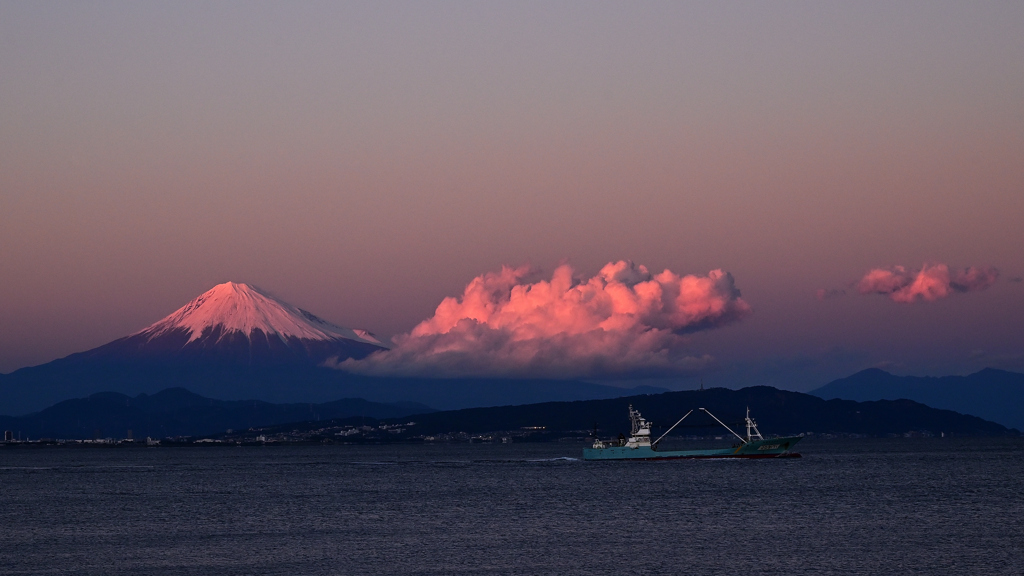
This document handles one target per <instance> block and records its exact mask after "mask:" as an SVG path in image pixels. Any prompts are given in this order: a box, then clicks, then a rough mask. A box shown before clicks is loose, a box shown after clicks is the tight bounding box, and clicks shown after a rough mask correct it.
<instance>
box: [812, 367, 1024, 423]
mask: <svg viewBox="0 0 1024 576" xmlns="http://www.w3.org/2000/svg"><path fill="white" fill-rule="evenodd" d="M811 394H814V395H816V396H820V397H822V398H825V399H831V398H843V399H847V400H896V399H899V398H907V399H910V400H915V401H917V402H921V403H923V404H927V405H928V406H931V407H933V408H943V409H946V410H955V411H957V412H960V413H963V414H972V415H974V416H980V417H982V418H984V419H986V420H991V421H993V422H998V423H1000V424H1002V425H1004V426H1009V427H1011V428H1016V429H1018V430H1024V374H1018V373H1016V372H1006V371H1003V370H996V369H993V368H986V369H984V370H981V371H980V372H975V373H974V374H971V375H969V376H941V377H920V376H896V375H893V374H890V373H888V372H886V371H884V370H879V369H878V368H871V369H868V370H862V371H860V372H858V373H856V374H854V375H853V376H849V377H847V378H841V379H839V380H835V381H833V382H829V383H828V384H826V385H824V386H822V387H821V388H818V389H816V390H812V391H811Z"/></svg>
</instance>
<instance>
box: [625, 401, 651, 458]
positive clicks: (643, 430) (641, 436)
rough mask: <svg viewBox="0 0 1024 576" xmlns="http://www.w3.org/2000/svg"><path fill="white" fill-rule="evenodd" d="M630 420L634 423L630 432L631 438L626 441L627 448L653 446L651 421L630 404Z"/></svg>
mask: <svg viewBox="0 0 1024 576" xmlns="http://www.w3.org/2000/svg"><path fill="white" fill-rule="evenodd" d="M629 422H630V423H631V424H632V425H633V426H632V428H633V429H632V431H631V432H630V433H629V440H627V441H626V447H627V448H639V447H641V446H647V447H648V448H650V447H651V423H650V422H648V421H647V420H645V419H644V417H643V416H641V415H640V411H639V410H634V409H633V405H632V404H630V405H629Z"/></svg>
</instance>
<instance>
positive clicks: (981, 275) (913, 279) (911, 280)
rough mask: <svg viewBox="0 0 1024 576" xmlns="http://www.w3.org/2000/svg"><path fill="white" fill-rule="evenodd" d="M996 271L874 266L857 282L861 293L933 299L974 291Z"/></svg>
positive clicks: (900, 298)
mask: <svg viewBox="0 0 1024 576" xmlns="http://www.w3.org/2000/svg"><path fill="white" fill-rule="evenodd" d="M998 278H999V270H997V269H995V268H993V267H991V266H988V267H974V266H971V267H969V268H965V269H964V270H962V271H959V272H952V273H951V272H950V270H949V266H947V265H946V264H925V265H924V266H922V267H921V269H920V270H918V271H913V270H908V269H907V268H905V267H903V266H893V267H892V268H889V269H884V268H875V269H873V270H871V271H869V272H868V273H867V274H865V275H864V277H863V278H861V279H860V281H858V282H857V285H856V286H857V291H858V292H860V293H861V294H885V295H887V296H889V298H890V299H892V300H893V301H894V302H901V303H906V304H909V303H913V302H917V301H919V300H923V301H925V302H934V301H936V300H940V299H942V298H945V297H947V296H949V295H950V294H952V293H954V292H977V291H980V290H984V289H986V288H988V287H989V286H991V285H992V284H994V283H995V281H996V280H997V279H998Z"/></svg>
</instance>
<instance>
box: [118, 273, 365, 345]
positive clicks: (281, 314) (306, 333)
mask: <svg viewBox="0 0 1024 576" xmlns="http://www.w3.org/2000/svg"><path fill="white" fill-rule="evenodd" d="M217 327H220V331H219V334H218V339H221V338H224V337H225V336H227V335H228V334H231V333H232V332H240V333H242V334H243V335H249V334H251V333H253V332H262V333H263V334H265V335H267V336H271V335H273V336H277V337H278V338H280V339H281V340H287V339H289V338H297V339H300V340H338V339H347V340H354V341H357V342H364V343H368V344H373V345H375V346H378V347H383V344H381V342H380V341H379V340H377V339H376V338H375V337H374V336H373V334H372V333H370V332H367V331H366V330H352V329H350V328H342V327H340V326H335V325H334V324H331V323H330V322H327V321H325V320H322V319H320V318H317V317H316V316H314V315H313V314H311V313H309V312H306V311H305V310H303V309H301V308H297V307H295V306H292V305H291V304H288V303H287V302H283V301H281V300H278V299H277V298H274V297H273V296H270V295H268V294H266V293H264V292H261V291H260V290H258V289H257V288H255V287H253V286H250V285H248V284H239V283H236V282H225V283H223V284H218V285H216V286H214V287H213V288H211V289H210V290H208V291H206V292H204V293H203V294H201V295H199V296H198V297H197V298H195V299H194V300H192V301H191V302H189V303H188V304H186V305H184V306H182V307H181V308H179V309H178V310H176V311H175V312H173V313H172V314H170V315H168V316H167V317H165V318H164V319H163V320H160V321H159V322H157V323H155V324H153V325H151V326H149V327H147V328H144V329H142V330H140V331H138V332H136V333H135V334H132V335H131V336H146V337H147V338H148V339H149V340H153V339H154V338H159V337H160V336H161V335H164V334H168V333H172V332H175V331H180V330H187V331H188V333H189V339H188V342H187V343H191V342H194V341H195V340H198V339H200V338H203V337H204V335H206V333H207V332H210V331H214V330H215V329H216V328H217Z"/></svg>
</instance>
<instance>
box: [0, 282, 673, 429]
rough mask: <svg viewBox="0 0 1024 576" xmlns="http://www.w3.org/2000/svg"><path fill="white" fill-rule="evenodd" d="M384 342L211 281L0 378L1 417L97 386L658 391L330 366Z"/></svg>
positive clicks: (503, 393)
mask: <svg viewBox="0 0 1024 576" xmlns="http://www.w3.org/2000/svg"><path fill="white" fill-rule="evenodd" d="M386 349H387V347H386V346H385V345H384V344H383V343H382V342H380V341H379V340H378V339H377V338H376V337H375V336H374V335H373V334H372V333H370V332H368V331H366V330H358V329H351V328H342V327H341V326H336V325H334V324H332V323H330V322H327V321H325V320H323V319H321V318H318V317H317V316H315V315H314V314H311V313H309V312H307V311H305V310H303V309H301V308H298V307H296V306H292V305H291V304H288V303H287V302H284V301H282V300H280V299H278V298H275V297H274V296H271V295H270V294H268V293H266V292H263V291H261V290H259V289H257V288H255V287H253V286H250V285H248V284H238V283H234V282H227V283H224V284H219V285H217V286H214V287H213V288H212V289H210V290H209V291H207V292H205V293H203V294H201V295H200V296H198V297H197V298H195V299H193V300H192V301H191V302H189V303H188V304H186V305H184V306H182V307H181V308H179V309H178V310H176V311H175V312H173V313H171V314H170V315H168V316H166V317H165V318H163V319H162V320H160V321H159V322H156V323H155V324H152V325H150V326H148V327H146V328H143V329H142V330H139V331H138V332H135V333H134V334H130V335H128V336H125V337H124V338H120V339H117V340H114V341H113V342H110V343H107V344H104V345H103V346H100V347H98V348H94V349H92V350H87V351H85V352H79V353H77V354H72V355H70V356H67V357H65V358H60V359H58V360H54V361H52V362H49V363H46V364H42V365H40V366H32V367H28V368H22V369H20V370H17V371H15V372H12V373H11V374H2V375H0V415H9V416H18V415H23V414H28V413H32V412H36V411H39V410H42V409H43V408H46V407H48V406H52V405H54V404H56V403H58V402H61V401H64V400H69V399H72V398H85V397H88V396H91V395H93V394H96V393H99V392H116V393H120V394H125V395H128V396H137V395H139V394H155V393H157V392H160V391H161V390H166V389H168V388H185V389H187V390H189V391H191V392H193V393H195V394H199V395H201V396H204V397H206V398H210V399H216V400H262V401H265V402H275V403H296V402H300V403H322V402H331V401H335V400H339V399H343V398H362V399H365V400H369V401H372V402H382V403H393V402H416V403H419V404H423V405H425V406H429V407H432V408H439V409H455V408H470V407H477V406H498V405H509V404H529V403H533V402H546V401H559V400H592V399H600V398H615V397H620V396H627V395H630V394H638V393H646V392H662V391H664V390H663V389H661V388H654V387H638V388H629V389H627V388H617V387H613V386H603V385H600V384H592V383H589V382H580V381H571V380H522V379H496V378H490V379H481V378H470V379H439V378H438V379H434V378H377V377H370V376H360V375H356V374H351V373H348V372H343V371H341V370H336V369H334V368H330V367H327V366H326V365H327V364H337V362H338V361H341V360H345V359H347V358H356V359H358V358H364V357H366V356H369V355H370V354H373V353H374V352H377V351H381V350H386Z"/></svg>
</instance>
